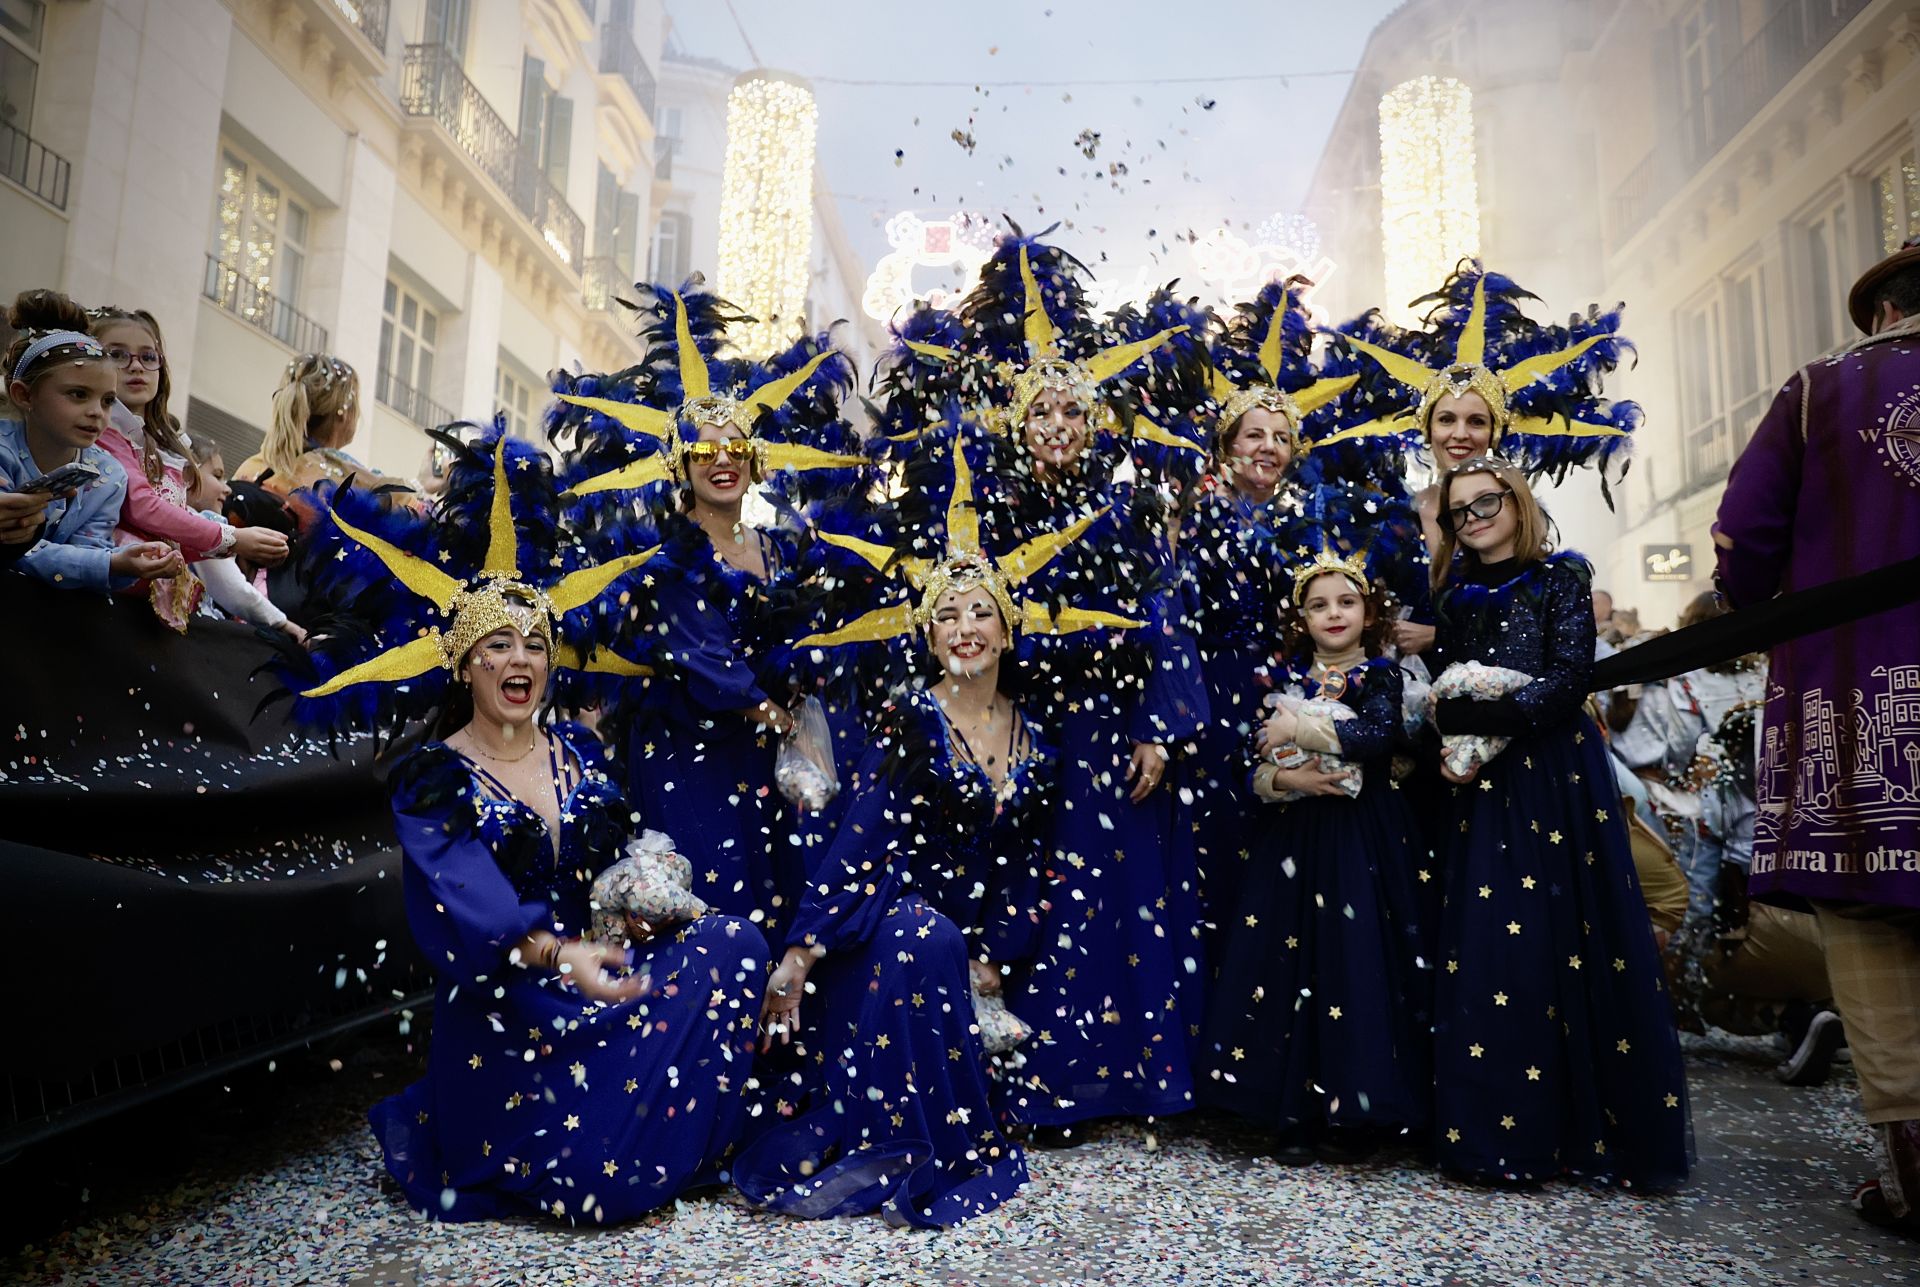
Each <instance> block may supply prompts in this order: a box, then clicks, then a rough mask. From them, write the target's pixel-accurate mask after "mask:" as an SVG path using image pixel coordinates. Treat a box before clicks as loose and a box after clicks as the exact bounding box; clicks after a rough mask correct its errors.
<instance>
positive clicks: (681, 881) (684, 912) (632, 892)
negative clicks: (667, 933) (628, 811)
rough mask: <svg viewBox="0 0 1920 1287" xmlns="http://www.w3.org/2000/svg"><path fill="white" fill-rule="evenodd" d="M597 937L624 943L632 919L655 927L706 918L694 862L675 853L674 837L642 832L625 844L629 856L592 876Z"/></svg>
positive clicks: (626, 939)
mask: <svg viewBox="0 0 1920 1287" xmlns="http://www.w3.org/2000/svg"><path fill="white" fill-rule="evenodd" d="M592 905H593V937H594V938H595V939H597V940H598V941H600V942H602V943H626V942H629V941H631V940H632V939H633V937H634V935H633V934H632V933H631V932H630V931H629V929H628V924H629V921H630V920H641V921H645V922H646V923H647V924H648V925H651V926H653V927H654V928H656V929H657V928H659V927H660V926H662V925H670V924H676V923H678V922H682V921H690V920H694V919H696V918H697V917H701V916H705V915H706V914H707V912H708V911H709V910H710V909H709V908H708V907H707V905H706V903H705V902H704V901H702V900H701V899H700V897H699V896H698V895H696V894H695V893H694V892H693V865H692V864H691V863H689V862H688V861H687V860H686V859H685V858H684V857H682V856H681V855H680V854H678V853H676V852H674V848H673V837H671V836H668V835H666V834H665V833H663V832H659V831H643V832H641V833H640V834H639V836H637V837H636V838H634V839H632V840H629V841H628V842H627V852H626V856H625V857H623V858H621V859H620V860H619V861H618V862H616V863H614V864H613V865H612V866H610V867H608V868H607V869H606V870H605V871H603V872H601V873H600V874H599V875H598V876H597V877H595V878H594V882H593V896H592Z"/></svg>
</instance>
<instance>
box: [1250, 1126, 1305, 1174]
mask: <svg viewBox="0 0 1920 1287" xmlns="http://www.w3.org/2000/svg"><path fill="white" fill-rule="evenodd" d="M1260 1152H1261V1153H1262V1154H1263V1155H1264V1156H1267V1157H1270V1158H1272V1159H1273V1160H1274V1161H1276V1162H1278V1163H1279V1164H1280V1165H1282V1166H1312V1165H1313V1164H1314V1162H1315V1161H1317V1160H1318V1159H1316V1158H1315V1157H1314V1155H1313V1149H1312V1148H1310V1147H1308V1145H1307V1143H1306V1142H1305V1141H1304V1140H1302V1139H1301V1138H1300V1137H1299V1136H1298V1135H1297V1134H1295V1133H1294V1132H1292V1131H1288V1132H1286V1133H1285V1134H1282V1135H1276V1136H1274V1137H1273V1140H1272V1142H1271V1143H1269V1144H1267V1145H1265V1146H1264V1147H1262V1148H1261V1150H1260Z"/></svg>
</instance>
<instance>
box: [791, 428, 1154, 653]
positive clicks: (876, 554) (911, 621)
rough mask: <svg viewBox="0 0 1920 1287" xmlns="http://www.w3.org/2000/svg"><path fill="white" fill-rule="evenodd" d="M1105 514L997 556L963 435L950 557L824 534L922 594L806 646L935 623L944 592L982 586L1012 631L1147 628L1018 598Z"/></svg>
mask: <svg viewBox="0 0 1920 1287" xmlns="http://www.w3.org/2000/svg"><path fill="white" fill-rule="evenodd" d="M1105 512H1106V511H1104V510H1101V511H1098V512H1096V513H1093V514H1089V515H1087V516H1086V517H1085V518H1082V519H1079V520H1077V521H1076V522H1073V523H1071V524H1069V525H1067V526H1066V527H1064V528H1062V529H1060V530H1058V531H1053V532H1047V533H1044V534H1042V535H1040V536H1036V537H1034V538H1033V539H1032V540H1029V541H1025V542H1022V543H1021V544H1020V545H1018V546H1016V547H1014V548H1013V549H1012V550H1010V551H1008V552H1007V553H1006V554H1004V555H1002V556H1001V557H1000V558H999V559H997V560H996V559H994V558H992V557H991V556H990V555H988V554H987V552H986V550H985V549H984V548H982V546H981V544H980V516H979V512H978V510H977V509H976V508H975V506H974V499H973V471H972V469H971V468H970V467H969V466H968V464H967V457H966V452H965V451H964V450H963V449H962V445H961V443H960V441H959V440H958V438H956V439H955V440H954V442H953V495H952V496H951V497H950V498H949V499H948V501H947V514H946V532H945V534H944V540H945V542H946V554H945V556H944V557H942V558H938V559H932V558H926V557H922V556H915V555H909V554H907V553H906V551H905V550H904V549H895V548H894V547H893V546H890V545H881V544H879V543H878V542H875V541H865V540H861V539H859V538H858V537H852V536H842V535H839V534H837V533H832V532H825V531H822V532H821V533H819V535H820V538H821V539H822V540H824V541H826V542H827V543H829V544H831V545H836V546H839V547H840V548H841V549H843V550H847V551H849V552H851V553H853V554H855V555H857V556H858V557H860V558H861V559H864V560H865V561H866V562H867V563H868V564H869V565H870V566H872V567H873V568H874V570H875V571H880V572H892V573H893V574H895V575H897V576H899V577H901V578H903V579H904V580H905V581H906V583H907V584H908V586H910V587H911V588H912V589H913V590H914V591H916V592H917V593H918V595H919V599H918V601H917V602H915V601H914V600H912V599H909V600H907V601H904V602H901V603H896V604H892V605H890V606H888V607H884V608H875V609H873V610H872V611H871V612H867V613H865V614H863V615H861V616H859V617H857V618H855V619H854V620H853V621H851V622H848V623H847V624H846V625H844V626H841V627H840V628H838V629H836V630H829V631H823V632H821V633H819V634H814V635H809V636H808V637H807V638H805V639H802V640H801V641H800V643H799V646H800V647H803V648H807V647H820V648H829V647H834V646H837V645H840V644H851V643H879V642H881V641H883V640H887V639H892V638H896V637H898V636H900V635H906V634H911V633H912V632H913V631H914V630H915V629H925V628H926V627H927V625H928V624H929V623H930V622H932V620H933V613H934V609H935V608H936V607H937V606H938V605H939V603H940V599H941V597H942V596H943V595H945V594H947V593H948V592H949V591H952V590H962V591H964V590H971V589H973V588H974V587H976V586H984V587H986V590H987V592H988V593H989V594H991V595H992V596H993V601H994V603H996V604H997V605H999V608H1000V615H1001V617H1002V619H1003V620H1004V621H1005V622H1006V624H1007V629H1008V631H1009V632H1011V633H1017V632H1019V631H1022V630H1024V631H1027V632H1029V633H1032V634H1053V635H1069V634H1074V633H1077V632H1078V631H1082V630H1097V629H1113V630H1130V629H1133V628H1136V627H1138V626H1140V625H1143V624H1144V623H1143V622H1140V621H1135V620H1133V619H1132V618H1129V617H1122V616H1119V615H1117V614H1115V613H1111V612H1100V611H1096V610H1093V609H1087V608H1074V607H1063V608H1060V609H1058V610H1055V609H1052V608H1049V607H1048V606H1047V605H1046V604H1044V603H1041V602H1039V601H1037V600H1034V599H1028V598H1023V597H1021V598H1016V596H1017V595H1018V594H1019V591H1020V588H1021V587H1022V586H1023V585H1024V584H1025V583H1026V582H1027V580H1028V579H1029V578H1030V577H1032V576H1033V575H1034V574H1035V573H1036V572H1039V571H1040V570H1041V569H1042V568H1044V567H1046V566H1047V565H1048V564H1049V563H1051V562H1052V561H1053V560H1054V558H1055V557H1057V556H1058V555H1059V554H1060V552H1061V551H1062V550H1065V549H1066V548H1067V547H1068V546H1070V545H1072V544H1073V543H1074V542H1075V541H1076V540H1078V539H1079V538H1080V536H1081V534H1082V533H1084V532H1085V531H1086V530H1087V528H1088V527H1090V526H1091V525H1092V524H1093V522H1094V521H1095V520H1096V519H1098V518H1099V517H1100V516H1101V515H1102V514H1104V513H1105Z"/></svg>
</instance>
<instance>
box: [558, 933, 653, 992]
mask: <svg viewBox="0 0 1920 1287" xmlns="http://www.w3.org/2000/svg"><path fill="white" fill-rule="evenodd" d="M626 963H627V952H626V949H625V948H621V947H615V946H613V945H612V944H611V943H591V942H588V941H587V940H586V939H583V938H573V939H567V940H565V941H564V942H562V943H561V944H560V953H559V956H558V957H557V958H556V968H557V969H558V970H559V971H560V976H561V977H562V978H564V979H565V980H566V981H567V982H568V983H571V984H572V985H573V986H574V988H575V989H576V990H578V992H579V993H580V995H581V996H583V997H585V998H586V999H587V1000H589V1001H605V1002H607V1003H608V1004H610V1005H611V1004H616V1003H618V1002H621V1001H631V1000H633V999H634V998H635V997H638V996H643V995H645V994H646V992H647V991H648V990H650V989H651V988H652V987H653V980H652V979H651V978H649V977H648V976H646V975H644V974H629V975H627V976H626V977H625V978H615V977H614V976H613V975H611V974H609V973H608V972H607V971H608V968H609V967H615V966H622V965H625V964H626Z"/></svg>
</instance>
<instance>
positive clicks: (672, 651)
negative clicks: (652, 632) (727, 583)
mask: <svg viewBox="0 0 1920 1287" xmlns="http://www.w3.org/2000/svg"><path fill="white" fill-rule="evenodd" d="M718 593H719V587H718V586H717V585H716V584H715V582H714V581H712V580H711V579H708V578H705V577H700V576H697V575H694V574H690V573H687V572H685V571H684V570H683V569H680V568H673V569H671V570H670V571H669V570H667V569H663V570H662V580H661V582H660V584H659V586H658V588H657V590H656V591H655V595H656V604H657V609H658V611H659V613H660V626H659V628H660V631H661V644H660V653H659V656H660V661H661V662H662V664H663V665H665V666H667V667H668V668H670V672H671V673H670V674H669V675H667V676H665V677H664V678H665V679H666V680H667V682H666V683H657V682H656V683H654V684H652V685H650V686H649V691H652V692H655V693H656V694H658V693H662V692H674V693H677V694H679V696H680V697H682V698H684V699H685V701H686V702H688V703H689V704H691V705H692V706H694V707H695V708H697V709H699V710H702V711H707V712H713V711H737V710H745V709H747V708H749V707H753V706H758V705H759V704H760V703H761V702H763V701H765V700H766V694H765V693H764V692H762V691H761V689H760V685H759V683H758V682H757V680H756V678H755V676H754V673H753V670H752V668H751V667H749V666H748V665H747V662H746V659H745V658H743V657H742V656H741V655H740V653H739V650H738V649H736V648H735V647H734V644H733V638H732V636H731V633H730V632H729V630H728V626H727V616H726V609H725V607H724V605H723V604H721V603H720V602H719V600H718V599H717V598H716V597H715V596H716V595H717V594H718Z"/></svg>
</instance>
